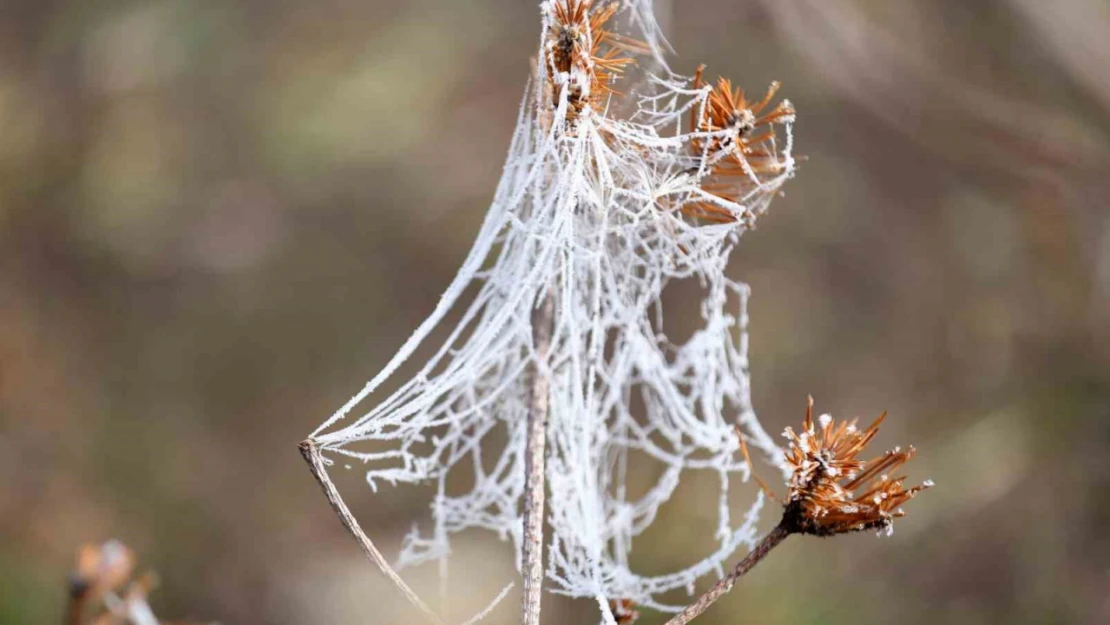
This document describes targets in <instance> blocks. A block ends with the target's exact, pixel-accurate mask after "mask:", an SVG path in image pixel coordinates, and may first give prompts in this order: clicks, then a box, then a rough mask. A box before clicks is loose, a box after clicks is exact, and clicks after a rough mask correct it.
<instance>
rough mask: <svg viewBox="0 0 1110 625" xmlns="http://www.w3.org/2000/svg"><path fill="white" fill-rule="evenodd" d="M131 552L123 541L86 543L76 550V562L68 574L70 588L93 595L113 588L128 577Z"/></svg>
mask: <svg viewBox="0 0 1110 625" xmlns="http://www.w3.org/2000/svg"><path fill="white" fill-rule="evenodd" d="M134 568H135V554H134V552H133V551H131V550H130V549H128V548H127V546H125V545H124V544H123V543H120V542H119V541H115V540H109V541H107V542H105V543H103V544H100V545H95V544H91V543H90V544H86V545H82V546H81V548H80V549H78V550H77V565H76V566H75V567H74V570H73V573H72V575H71V576H70V584H71V586H72V590H73V592H74V593H75V594H76V593H80V594H83V595H86V596H88V597H89V598H90V599H94V600H95V599H96V598H98V597H100V596H101V595H102V594H104V593H106V592H111V591H114V590H117V589H118V588H120V587H122V586H123V585H124V584H126V583H127V580H129V579H130V578H131V572H132V571H133V570H134Z"/></svg>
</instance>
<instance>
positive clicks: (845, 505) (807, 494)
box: [741, 397, 933, 536]
mask: <svg viewBox="0 0 1110 625" xmlns="http://www.w3.org/2000/svg"><path fill="white" fill-rule="evenodd" d="M884 418H886V413H885V412H884V413H883V414H882V415H880V416H879V418H878V419H875V422H874V423H872V424H871V425H870V426H868V428H867V429H865V430H862V431H861V430H859V428H857V427H856V420H852V421H851V422H846V421H841V422H839V423H837V422H835V421H834V420H833V418H832V417H831V416H829V415H821V417H820V418H818V420H817V424H816V426H815V425H814V422H813V398H812V397H810V398H809V405H808V407H807V408H806V418H805V421H804V422H803V423H802V432H801V433H800V434H799V433H796V432H795V431H794V429H793V428H789V427H788V428H786V431H785V432H784V433H783V435H784V436H786V437H787V439H789V441H790V443H789V446H788V448H787V449H786V463H787V466H788V467H789V468H790V469H791V475H790V480H789V482H788V485H789V487H790V491H789V494H788V495H787V499H786V501H784V502H782V503H783V505H784V506H785V507H786V511H785V513H784V515H783V525H784V526H786V527H787V529H788V530H789V531H791V532H794V533H801V534H813V535H816V536H831V535H833V534H844V533H847V532H858V531H862V530H869V529H886V530H887V532H888V533H889V532H891V531H893V520H894V519H895V518H897V517H901V516H905V514H906V513H905V511H903V510H902V507H901V506H902V504H904V503H905V502H907V501H909V500H910V499H913V497H914V496H915V495H917V493H919V492H921V491H923V490H925V489H926V488H929V487H930V486H932V485H933V484H932V482H931V481H926V482H925V483H924V484H922V485H921V486H914V487H912V488H906V487H905V485H904V482H905V479H906V478H905V477H904V476H899V477H890V475H889V473H890V472H891V471H893V470H896V469H898V468H899V467H901V466H902V465H903V464H905V463H906V462H907V461H908V460H909V459H910V458H913V456H914V453H915V450H914V448H913V447H909V448H907V449H902V448H901V447H895V448H894V449H893V450H892V451H887V452H886V453H884V454H883V455H881V456H878V457H876V458H872V459H871V460H868V461H864V460H860V459H859V455H860V453H861V452H863V450H864V448H865V447H866V446H867V444H868V443H869V442H871V439H872V438H874V437H875V434H876V433H877V432H878V431H879V425H880V424H881V423H882V422H883V419H884ZM741 447H742V449H743V451H744V456H745V458H747V457H748V452H747V447H746V445H745V444H743V441H741ZM749 462H750V460H749ZM760 485H761V486H763V488H764V490H767V492H768V493H770V491H769V490H768V489H767V487H766V486H765V485H763V483H762V482H760ZM772 497H773V495H772Z"/></svg>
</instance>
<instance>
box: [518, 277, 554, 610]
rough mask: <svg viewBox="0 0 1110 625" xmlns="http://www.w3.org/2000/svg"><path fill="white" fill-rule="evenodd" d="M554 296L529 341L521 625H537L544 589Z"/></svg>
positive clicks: (539, 312) (540, 313) (534, 321)
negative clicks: (531, 365)
mask: <svg viewBox="0 0 1110 625" xmlns="http://www.w3.org/2000/svg"><path fill="white" fill-rule="evenodd" d="M554 320H555V298H554V297H553V296H552V294H551V293H548V294H547V295H545V296H544V300H543V303H541V304H540V306H539V308H537V309H536V311H535V312H534V313H533V314H532V341H533V343H534V344H535V349H536V363H535V369H534V370H533V372H532V380H531V397H530V400H531V403H530V404H529V406H528V447H527V448H526V450H525V452H524V464H525V471H526V473H525V482H524V491H525V492H524V534H523V537H522V546H521V567H520V568H521V571H520V572H521V575H522V576H523V577H524V592H523V595H524V596H523V598H522V599H521V604H520V620H521V623H523V625H539V622H540V596H541V593H542V590H543V520H544V513H543V508H544V495H545V486H546V485H545V480H544V477H545V475H544V460H545V456H544V454H545V449H546V446H547V403H548V394H549V391H550V388H551V380H550V379H549V378H548V373H547V370H546V367H547V355H548V352H549V351H550V349H551V335H552V333H553V331H554V323H555V321H554Z"/></svg>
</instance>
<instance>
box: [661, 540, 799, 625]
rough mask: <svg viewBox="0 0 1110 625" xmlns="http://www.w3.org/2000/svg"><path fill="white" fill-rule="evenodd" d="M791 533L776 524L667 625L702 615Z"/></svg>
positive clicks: (676, 624)
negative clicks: (721, 576) (726, 572)
mask: <svg viewBox="0 0 1110 625" xmlns="http://www.w3.org/2000/svg"><path fill="white" fill-rule="evenodd" d="M789 535H790V530H789V529H787V527H786V525H785V524H782V523H780V524H779V525H777V526H775V529H773V530H771V533H769V534H767V535H766V536H764V537H763V539H762V540H760V541H759V543H758V544H756V546H755V548H754V549H752V550H751V551H750V552H749V553H748V555H746V556H744V559H743V560H741V561H739V562H737V563H736V566H734V567H732V570H731V571H729V574H728V575H726V576H724V577H723V578H721V580H720V581H718V582H717V583H716V584H714V585H713V587H712V588H710V589H709V590H708V591H707V592H706V593H705V594H703V595H702V596H700V597H698V600H697V601H695V602H694V603H691V604H690V605H689V606H687V607H686V609H685V610H683V611H682V612H681V613H679V614H678V615H676V616H675V617H674V618H672V619H671V620H669V621H667V625H686V623H689V622H690V621H692V620H694V619H695V618H696V617H698V616H700V615H701V613H702V612H705V611H706V610H708V609H709V606H711V605H713V604H714V603H715V602H716V601H717V600H718V599H720V598H721V597H722V596H723V595H724V594H725V593H727V592H728V591H730V590H732V585H733V584H735V583H736V580H738V579H740V578H741V577H743V576H744V574H745V573H747V572H748V571H750V570H752V567H754V566H755V565H756V564H759V561H760V560H762V559H763V558H764V557H766V556H767V554H768V553H770V552H771V550H772V549H774V548H775V547H776V546H778V544H779V543H781V542H782V541H783V540H785V539H786V537H787V536H789Z"/></svg>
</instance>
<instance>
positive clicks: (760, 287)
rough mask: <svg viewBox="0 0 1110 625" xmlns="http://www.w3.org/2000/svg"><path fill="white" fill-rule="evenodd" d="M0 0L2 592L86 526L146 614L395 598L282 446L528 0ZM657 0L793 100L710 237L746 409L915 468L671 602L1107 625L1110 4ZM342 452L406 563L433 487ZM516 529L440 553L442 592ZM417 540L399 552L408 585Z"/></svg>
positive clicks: (361, 612) (347, 372)
mask: <svg viewBox="0 0 1110 625" xmlns="http://www.w3.org/2000/svg"><path fill="white" fill-rule="evenodd" d="M3 4H4V6H3V9H2V11H0V259H2V260H0V623H2V624H5V625H6V624H8V623H13V624H14V623H52V622H59V621H60V619H61V614H62V611H63V609H64V606H65V596H66V583H65V579H66V573H67V571H68V570H69V569H70V567H71V566H72V561H73V557H74V553H75V551H76V549H77V548H78V546H79V545H80V544H82V543H84V542H87V541H100V540H104V539H106V538H109V537H116V538H119V539H121V540H123V541H124V542H126V543H127V544H128V545H130V546H131V547H133V548H134V549H135V550H136V551H137V552H138V553H139V554H140V559H141V561H142V563H143V566H144V567H145V568H150V569H153V570H156V571H157V572H158V573H159V575H160V578H161V587H160V588H159V590H158V591H156V592H155V594H154V596H153V604H154V606H155V609H156V611H157V612H158V613H159V614H160V615H162V616H163V617H164V618H174V619H176V618H194V619H206V620H218V621H221V622H223V623H241V624H254V623H258V624H262V623H268V624H270V623H272V624H277V625H282V624H303V623H321V624H328V623H337V624H338V623H354V622H362V623H379V622H381V623H387V622H397V623H408V622H415V616H414V614H412V613H411V612H410V611H409V608H407V607H406V605H405V604H404V603H403V600H402V599H401V598H400V597H399V596H398V595H397V594H396V592H395V591H394V590H392V589H391V588H389V587H388V586H386V585H385V583H384V582H383V581H382V579H381V576H380V575H379V574H378V573H377V572H376V571H374V570H373V569H371V567H370V565H369V564H367V563H366V562H365V561H364V560H363V559H362V556H361V554H360V553H359V551H358V549H357V548H356V546H355V544H354V542H353V541H352V540H351V539H350V538H349V537H348V536H347V535H346V534H345V533H344V532H343V530H342V528H341V527H340V525H339V523H338V521H337V520H336V518H335V517H334V515H333V514H332V512H331V510H330V509H329V508H328V506H327V504H326V502H325V500H324V498H323V497H322V495H321V493H320V491H319V489H318V487H317V486H316V484H315V483H314V482H313V480H312V478H311V476H310V475H309V473H308V471H307V470H306V467H305V466H304V463H303V461H302V460H301V458H300V456H299V454H298V453H297V450H296V443H297V442H298V441H300V440H301V439H302V438H303V437H304V436H305V435H306V434H307V433H308V432H309V431H310V430H311V429H312V428H314V427H315V426H316V425H317V424H318V423H319V422H320V421H322V419H323V418H324V417H326V416H327V415H329V414H331V411H332V410H333V409H334V408H336V407H337V406H338V405H340V404H341V403H342V402H343V401H345V400H346V399H347V398H348V397H349V396H350V394H351V393H353V392H354V391H355V390H356V389H357V388H359V387H360V386H361V385H362V383H363V382H364V381H365V380H366V379H368V378H369V377H370V376H371V375H373V374H374V373H376V372H377V370H378V369H379V368H380V367H381V366H382V365H383V364H384V363H385V361H386V360H387V359H388V358H389V356H390V355H391V354H392V352H393V351H394V350H395V349H396V348H397V347H398V346H399V345H400V344H401V342H402V341H403V339H404V338H405V337H406V336H407V335H408V333H409V332H410V331H411V330H412V329H413V328H414V327H415V325H416V324H417V323H418V322H419V321H420V320H421V319H422V318H423V317H424V316H425V315H426V314H427V313H428V312H429V311H430V310H431V309H432V307H433V306H434V304H435V302H436V300H437V298H438V296H439V294H440V292H441V290H442V289H443V288H444V286H445V285H446V284H447V283H448V281H449V279H450V277H451V276H452V274H453V272H454V270H455V268H456V267H457V265H458V263H459V262H460V260H461V259H462V258H463V256H464V254H465V252H466V251H467V249H468V247H469V245H470V242H471V240H472V237H473V236H474V234H475V233H476V231H477V228H478V224H479V221H480V220H481V218H482V216H483V213H484V210H485V205H486V203H487V202H488V201H489V199H490V197H491V196H492V193H493V189H494V185H495V183H496V181H497V179H498V176H499V173H500V169H501V165H502V159H503V157H504V154H505V151H506V149H507V146H508V140H509V137H510V133H511V130H512V127H513V124H514V121H515V118H516V111H517V105H518V103H519V100H520V95H521V93H522V89H523V86H524V81H525V79H526V77H527V75H528V71H529V70H528V59H529V57H530V56H531V55H533V54H534V52H535V46H536V42H537V37H538V28H539V26H538V11H537V2H536V1H534V0H468V1H467V2H447V1H444V0H438V1H432V0H357V1H356V0H317V1H314V2H307V1H304V0H295V1H294V0H156V1H146V2H136V1H124V0H97V1H95V2H94V1H86V2H67V1H60V0H5V1H4V3H3ZM669 4H670V6H669V7H668V8H666V10H667V11H668V12H669V16H668V17H667V18H666V22H667V30H668V32H669V33H670V35H671V41H672V43H673V45H674V47H675V49H676V50H677V51H678V53H679V56H678V57H677V58H676V59H674V61H673V65H674V67H675V69H676V70H678V71H681V72H684V73H691V72H692V71H693V69H694V68H695V67H696V66H697V64H698V63H700V62H705V63H708V64H709V70H708V71H709V73H710V74H717V73H720V74H723V75H726V76H729V77H732V78H733V79H734V80H736V81H737V82H739V83H740V84H741V85H743V86H745V87H746V88H747V89H749V90H751V91H753V92H756V93H762V91H763V89H764V88H765V86H766V84H767V83H768V82H769V81H770V80H772V79H778V80H781V81H782V82H783V83H784V88H783V90H782V92H781V93H782V94H783V95H784V96H785V97H788V98H790V99H791V100H792V101H794V103H795V104H796V106H797V109H798V111H799V120H798V123H797V125H796V127H795V132H796V136H797V143H798V151H799V152H801V153H804V154H805V155H807V156H808V160H807V161H806V162H804V163H803V164H802V168H801V170H800V172H799V175H798V177H797V179H796V180H795V181H793V182H792V183H791V184H789V185H788V186H787V193H786V195H785V197H783V198H781V199H779V200H777V201H776V203H775V205H774V207H773V210H772V211H771V213H770V214H769V215H768V216H767V217H765V218H764V219H763V220H761V222H760V229H759V230H758V231H757V232H755V233H752V234H750V235H747V236H745V237H744V239H743V241H742V245H741V247H740V250H739V252H738V253H737V254H736V257H735V263H734V266H733V268H732V275H734V276H736V277H738V278H741V279H744V280H746V281H748V282H750V283H751V285H752V287H753V291H754V295H753V299H752V309H751V315H752V357H753V382H754V394H755V405H756V408H757V410H758V411H759V413H760V415H761V418H762V420H763V422H764V425H765V426H766V427H767V428H768V429H769V430H771V431H779V430H781V428H782V427H783V426H784V425H786V424H788V423H795V422H797V421H798V420H799V419H800V418H801V417H802V414H803V410H804V406H805V397H806V395H807V394H813V395H814V397H815V398H816V400H817V408H818V410H820V411H829V412H832V413H833V414H834V415H837V416H842V417H850V416H855V415H859V416H861V417H863V418H865V419H866V418H870V417H872V416H874V415H876V414H878V413H879V412H881V411H883V410H888V411H890V413H891V418H890V419H888V421H887V425H886V426H885V427H884V430H883V432H882V433H881V435H880V438H879V441H878V443H877V445H878V446H880V447H890V446H893V445H895V444H906V443H913V444H915V445H916V446H917V447H918V449H919V455H918V458H917V459H916V460H915V461H914V462H913V463H911V464H910V465H909V473H910V476H911V481H920V480H922V479H924V478H926V477H930V478H932V479H934V480H935V481H936V482H937V484H938V486H937V487H936V488H935V489H934V490H933V491H931V492H929V493H927V494H926V495H924V496H923V497H921V498H920V499H918V500H917V501H915V502H914V503H913V505H912V506H910V510H909V512H910V515H909V516H908V517H907V518H906V519H904V520H903V522H902V523H900V524H899V525H898V527H897V531H896V532H895V534H894V536H893V537H891V538H889V539H883V540H879V539H876V538H875V537H874V536H872V535H869V534H868V535H860V536H853V537H845V538H839V539H836V540H819V539H807V538H802V539H792V541H788V542H787V544H786V545H784V546H783V547H782V548H780V549H779V550H778V551H776V552H775V554H774V555H773V556H772V557H771V558H769V559H768V560H767V562H766V563H764V564H762V565H761V566H760V567H759V568H757V569H756V571H755V572H754V573H753V574H752V575H751V576H750V577H749V578H747V579H746V580H745V581H744V582H743V583H742V584H740V585H738V586H737V587H736V589H735V590H734V592H732V594H731V595H730V596H729V597H728V598H727V599H726V600H724V601H722V602H721V603H719V604H718V606H716V607H715V608H714V609H713V610H712V611H711V612H710V613H708V614H707V615H706V616H705V617H704V619H703V620H702V621H699V622H704V623H706V625H710V624H712V623H722V624H723V623H760V624H780V623H781V624H787V623H790V624H798V623H818V622H820V623H824V624H833V623H889V622H895V623H911V624H912V623H922V624H924V623H929V624H932V623H953V624H962V623H1106V622H1110V534H1108V532H1107V529H1106V528H1107V527H1108V526H1110V211H1108V210H1107V198H1108V197H1110V157H1108V155H1110V115H1108V112H1110V73H1108V72H1107V68H1108V67H1110V36H1107V35H1108V34H1110V5H1108V4H1107V3H1106V2H1105V1H1104V0H1061V1H1059V2H1051V3H1050V2H1042V1H1041V0H980V1H978V2H966V1H964V0H928V1H925V2H912V3H910V2H899V3H887V2H875V1H869V0H742V1H738V0H674V1H673V2H671V3H669ZM336 473H337V475H336V479H337V481H338V482H339V487H340V489H341V491H342V492H344V494H345V495H346V497H347V499H348V501H349V502H350V503H351V505H352V507H354V508H355V509H356V513H357V514H358V516H359V518H360V519H361V520H362V521H363V523H364V525H365V526H367V528H368V530H369V531H370V534H371V535H372V536H373V537H375V538H376V540H377V541H378V542H379V544H380V545H381V547H382V549H383V551H385V552H386V553H387V554H395V553H396V552H397V549H398V548H399V541H400V537H401V536H402V535H403V533H404V532H405V531H407V530H408V529H409V528H410V527H411V525H412V523H414V522H416V521H417V520H421V519H423V518H425V515H426V513H427V493H426V492H422V491H420V490H419V489H403V488H399V489H390V490H386V491H384V492H382V493H379V494H378V495H377V496H372V495H371V492H370V490H369V489H368V488H366V486H365V483H364V481H363V479H362V476H361V474H359V473H358V472H357V471H351V472H343V471H337V472H336ZM713 488H715V482H713V481H712V480H710V481H707V482H706V483H704V484H702V483H699V482H698V481H697V480H693V481H691V483H690V484H689V485H688V487H687V488H686V489H684V490H681V491H680V494H679V495H678V497H677V498H676V501H675V502H674V504H673V505H672V506H670V507H669V508H667V509H666V510H665V511H664V513H663V515H662V517H661V518H660V520H659V522H658V523H657V526H656V528H655V530H654V531H653V533H652V534H651V535H650V536H649V537H646V538H645V540H644V541H642V543H641V547H640V548H639V549H638V552H637V558H639V560H638V562H637V563H636V564H637V566H638V567H639V568H640V569H641V570H643V571H647V572H650V571H660V572H661V571H666V570H672V569H674V568H678V567H681V566H683V565H684V564H686V563H689V562H691V561H694V560H697V559H700V557H701V555H700V554H701V553H702V552H703V551H704V550H705V547H706V545H707V543H706V542H705V540H706V538H707V536H711V535H712V528H713V527H715V526H714V514H715V511H716V509H715V504H716V499H715V496H714V495H711V494H708V493H711V492H712V489H713ZM749 494H750V492H749ZM775 520H776V519H775V514H774V513H773V512H769V513H768V514H766V516H765V518H764V524H765V525H767V526H768V527H770V525H771V524H773V522H774V521H775ZM707 528H708V529H707ZM509 554H510V551H509V548H508V546H507V545H506V544H504V543H500V542H499V541H497V539H496V537H493V536H488V535H484V534H474V535H469V534H467V535H465V536H464V537H463V539H461V540H460V541H459V542H458V543H457V544H456V552H455V554H454V559H453V560H452V564H451V578H450V581H449V584H448V589H449V593H448V594H449V595H450V599H451V601H450V605H449V606H447V607H446V608H445V611H446V612H447V614H449V615H450V617H451V619H452V620H453V621H461V620H464V615H465V614H467V613H468V612H472V611H473V610H475V609H477V608H478V607H480V606H482V605H484V604H485V603H486V602H487V601H488V600H489V599H490V598H492V597H493V595H494V594H496V592H497V591H498V590H499V589H500V588H501V587H502V586H503V585H504V584H505V583H507V582H508V581H509V580H511V579H513V577H514V574H513V570H512V565H511V557H510V555H509ZM434 569H435V567H434V566H433V567H427V568H424V569H418V570H415V571H412V572H409V573H406V576H407V577H410V578H411V579H412V581H413V583H414V585H415V586H416V587H417V588H418V589H419V590H420V591H421V592H427V593H428V594H429V596H434V595H435V594H436V588H437V582H436V571H435V570H434ZM546 607H547V608H548V609H546V610H545V615H546V617H547V618H546V622H549V623H556V622H558V623H590V622H594V621H593V619H594V616H593V615H594V614H596V610H595V608H594V607H593V606H591V605H590V604H589V603H588V602H573V601H568V600H563V599H559V598H550V599H548V600H547V604H546ZM517 610H518V607H517V605H516V603H515V595H514V597H513V598H511V599H510V603H506V604H505V605H503V606H502V607H501V608H499V610H498V611H497V612H495V614H494V616H493V617H491V620H490V622H495V623H511V622H515V619H516V617H517ZM661 622H662V618H661V617H660V616H659V615H646V616H645V617H644V618H643V619H642V620H641V621H640V623H648V624H651V623H661Z"/></svg>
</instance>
